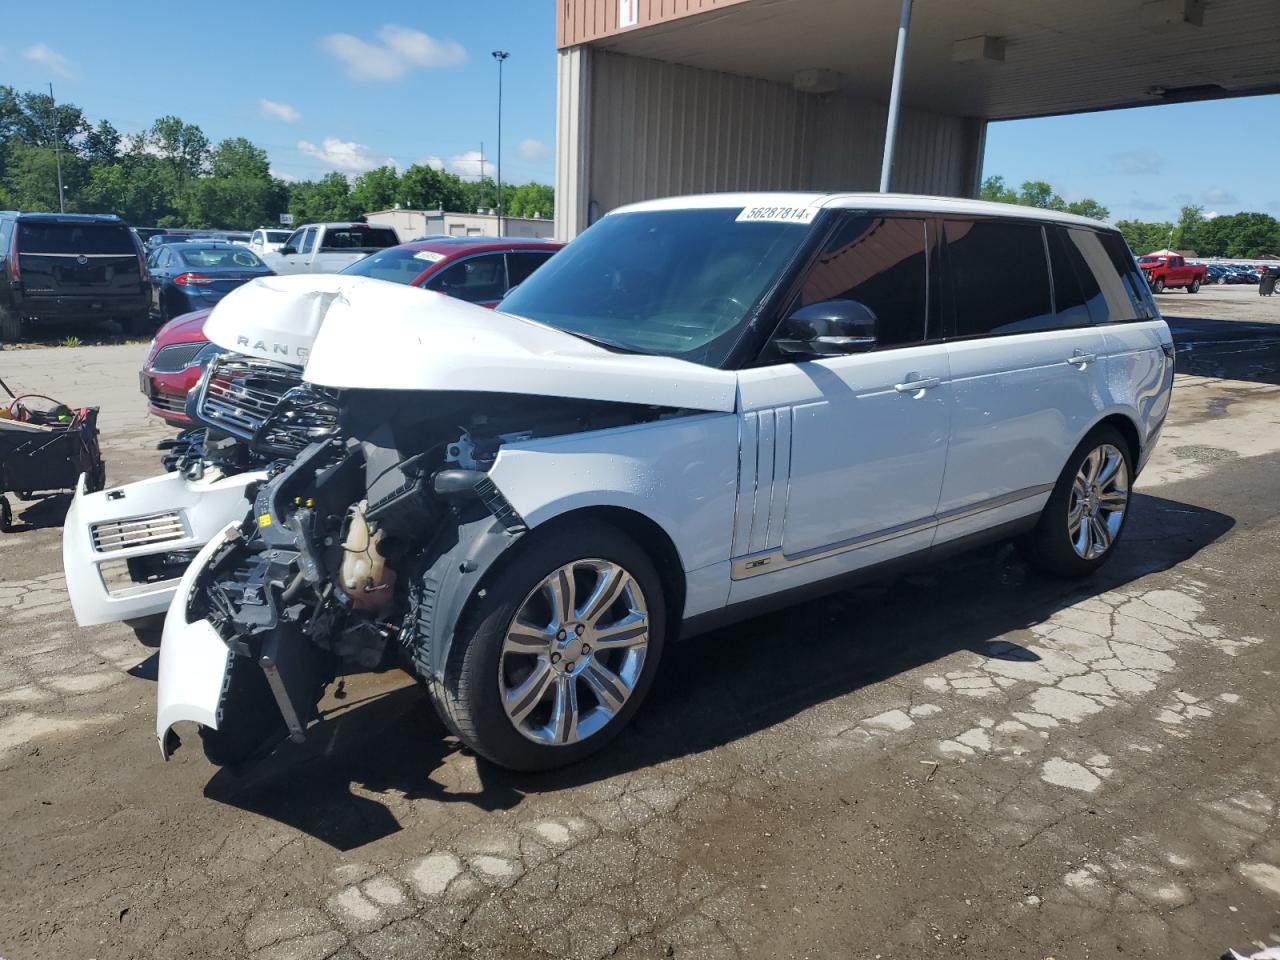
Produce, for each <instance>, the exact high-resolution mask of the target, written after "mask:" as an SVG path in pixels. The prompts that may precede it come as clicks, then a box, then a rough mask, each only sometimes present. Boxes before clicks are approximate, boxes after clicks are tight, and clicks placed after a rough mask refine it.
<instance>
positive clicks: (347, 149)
mask: <svg viewBox="0 0 1280 960" xmlns="http://www.w3.org/2000/svg"><path fill="white" fill-rule="evenodd" d="M298 152H299V153H301V154H303V155H304V156H308V157H314V158H315V159H317V160H319V161H321V162H322V163H324V164H326V165H328V166H330V167H333V168H334V169H335V170H341V171H342V172H343V173H365V172H366V171H368V170H372V169H374V168H375V167H385V166H388V165H391V166H395V162H394V161H393V160H392V159H391V158H390V157H387V156H383V155H381V154H377V153H374V152H373V151H372V150H370V149H369V148H368V147H366V146H365V145H364V144H363V143H353V142H351V141H350V140H339V139H338V138H337V137H325V138H324V141H323V142H322V143H321V144H320V145H319V146H316V145H315V144H314V143H311V142H310V141H309V140H299V141H298Z"/></svg>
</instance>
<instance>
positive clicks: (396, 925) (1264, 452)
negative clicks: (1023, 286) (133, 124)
mask: <svg viewBox="0 0 1280 960" xmlns="http://www.w3.org/2000/svg"><path fill="white" fill-rule="evenodd" d="M1249 296H1252V299H1249ZM1184 300H1185V301H1187V302H1188V303H1189V304H1190V303H1192V302H1194V311H1193V312H1192V313H1190V314H1185V313H1183V312H1182V309H1181V307H1180V306H1178V307H1175V304H1179V305H1180V304H1181V303H1182V301H1184ZM1258 301H1261V302H1260V303H1259V302H1258ZM1160 305H1161V307H1162V309H1165V310H1166V312H1167V313H1168V314H1169V315H1170V317H1171V320H1172V322H1173V323H1174V325H1175V327H1176V329H1177V334H1178V338H1179V343H1180V351H1181V352H1180V355H1179V357H1180V365H1181V367H1182V368H1183V369H1186V370H1189V371H1194V373H1196V374H1200V375H1182V376H1179V378H1178V383H1177V389H1176V393H1175V401H1174V408H1173V413H1172V415H1171V419H1170V422H1169V424H1168V425H1167V427H1166V430H1165V434H1164V437H1163V438H1162V440H1161V446H1160V448H1159V450H1158V452H1157V454H1156V457H1155V459H1154V460H1153V461H1152V464H1151V466H1150V467H1149V469H1148V470H1147V471H1146V472H1145V473H1144V475H1143V477H1142V479H1141V481H1140V483H1139V486H1138V492H1139V495H1138V496H1137V497H1136V500H1135V505H1134V514H1133V519H1132V526H1131V527H1130V529H1129V530H1128V531H1127V533H1126V537H1125V540H1124V541H1122V544H1121V546H1120V548H1119V550H1118V553H1117V555H1116V556H1115V557H1114V558H1113V561H1112V562H1111V563H1110V564H1109V565H1108V567H1106V568H1105V570H1104V572H1103V574H1102V575H1100V576H1099V577H1098V578H1096V579H1095V580H1093V581H1090V582H1088V583H1084V584H1078V583H1072V584H1064V583H1059V582H1053V581H1049V580H1044V579H1041V578H1039V577H1037V576H1034V575H1033V574H1031V573H1030V572H1029V571H1028V570H1027V569H1026V568H1025V567H1024V566H1023V565H1022V564H1021V563H1020V562H1019V561H1018V559H1017V557H1016V555H1014V554H1013V552H1012V551H1011V550H1008V549H1002V550H989V551H985V552H982V553H978V554H974V555H970V556H967V557H963V558H960V559H958V560H956V561H954V562H951V563H949V564H947V565H946V566H944V567H940V568H937V569H933V570H930V571H927V572H924V573H919V574H915V575H912V576H909V577H906V578H903V579H899V580H895V581H892V582H888V583H884V584H879V585H875V586H871V587H866V588H861V589H859V590H856V591H851V592H845V593H842V594H837V595H835V596H833V597H830V598H828V599H826V600H822V601H819V602H814V603H810V604H808V605H806V606H803V607H797V608H792V609H790V610H786V611H782V612H779V613H777V614H773V615H771V616H769V617H765V618H762V619H759V620H756V621H753V622H750V623H747V624H743V625H741V626H738V627H735V628H733V629H730V630H726V631H722V632H720V633H717V634H714V635H712V636H709V637H706V638H703V639H700V640H698V641H695V642H692V643H690V644H689V645H687V646H684V647H681V648H677V649H676V650H675V651H673V652H671V653H672V655H671V656H669V658H668V659H667V662H666V663H665V664H664V671H663V674H662V675H661V676H660V678H659V682H658V684H657V685H656V686H655V688H654V691H653V694H652V696H651V699H650V703H649V704H648V705H647V707H646V708H645V709H644V710H642V711H641V712H640V714H639V715H638V717H637V719H636V723H635V724H634V726H633V728H632V729H631V730H630V731H629V732H627V733H625V734H624V735H623V736H622V737H621V738H620V739H619V740H618V741H617V742H616V744H615V745H614V746H613V747H612V748H611V749H610V750H609V751H608V752H607V753H606V754H605V755H604V756H602V757H598V758H596V759H594V760H590V761H588V762H586V763H583V764H580V765H578V766H577V767H574V768H572V769H570V770H566V771H561V772H559V773H555V774H552V775H545V776H538V777H527V776H524V777H522V776H515V775H511V774H508V773H505V772H503V771H500V770H497V769H495V768H493V767H491V766H488V765H487V764H484V763H480V762H477V761H476V760H475V758H473V757H471V756H468V755H466V754H465V753H463V752H461V751H459V750H458V749H457V745H456V744H455V743H454V742H453V741H451V740H450V739H449V738H448V737H446V736H445V734H444V732H443V730H442V729H441V727H440V726H439V724H438V723H437V722H436V721H435V720H434V718H433V717H432V716H431V715H430V713H429V711H428V710H427V709H426V707H425V705H424V703H423V701H422V698H421V696H420V695H419V693H418V692H417V690H416V689H415V688H414V687H413V685H412V684H410V683H408V681H407V679H406V678H404V677H403V676H401V675H398V674H391V675H386V676H382V677H362V678H355V679H354V680H352V681H351V682H349V683H348V685H347V695H346V697H345V699H343V700H341V701H337V700H329V701H327V702H326V704H325V706H326V708H327V715H326V717H325V719H324V721H323V722H322V723H321V724H320V726H319V727H318V728H316V729H315V731H314V732H313V734H312V736H311V737H310V738H309V739H308V741H307V743H305V744H303V745H301V746H286V747H284V748H282V749H281V751H279V753H278V754H277V756H276V757H274V758H273V759H272V761H271V762H270V763H269V764H264V765H263V766H261V767H260V768H259V769H258V770H256V771H253V772H250V773H249V774H248V775H246V776H244V777H242V778H240V779H237V778H234V777H231V776H230V775H228V774H227V773H216V772H215V771H214V770H213V769H212V768H211V767H209V766H208V765H207V764H206V763H205V761H204V759H203V757H202V756H201V754H200V751H199V749H198V746H197V745H195V744H193V743H191V742H190V741H191V740H193V739H194V737H193V736H192V735H191V733H190V731H184V732H185V733H186V735H187V739H188V741H189V742H188V743H187V744H186V745H185V746H184V747H183V748H182V749H181V750H179V751H178V754H177V755H176V757H175V759H174V760H173V761H171V762H170V763H167V764H166V763H163V762H162V761H161V760H160V756H159V751H158V749H157V748H156V745H155V740H154V737H153V733H152V729H153V707H154V689H153V683H154V677H155V668H156V657H155V654H154V651H153V650H150V649H148V648H146V647H143V646H141V645H140V644H139V643H138V641H137V640H136V639H135V638H134V637H133V635H132V633H131V632H130V631H128V630H127V629H125V628H123V627H108V628H98V629H91V630H82V629H78V628H77V627H76V626H75V625H74V622H73V620H72V617H71V613H70V609H69V607H68V605H67V603H66V598H65V594H64V590H63V584H62V579H61V557H60V542H59V541H60V531H59V530H58V529H57V527H56V524H57V522H58V520H59V510H60V505H59V504H58V503H56V502H54V503H51V504H47V505H43V506H32V505H27V504H21V505H19V510H18V513H19V517H18V519H19V521H20V522H22V523H24V524H25V525H26V528H25V529H24V530H22V532H18V533H14V534H10V535H5V536H3V537H2V538H0V783H2V784H3V789H2V790H0V819H3V821H4V822H5V823H6V824H7V827H6V830H5V831H4V833H3V835H2V836H0V856H3V860H4V863H5V868H4V870H3V871H2V872H0V902H3V903H4V905H5V907H4V910H3V912H0V955H2V956H4V957H8V958H9V960H34V958H58V960H64V958H73V957H94V958H99V960H105V958H117V957H140V958H141V957H146V958H153V957H154V958H169V957H193V958H194V957H200V958H208V957H237V958H242V957H253V958H274V960H283V958H296V960H320V958H329V957H333V958H341V960H354V958H380V960H381V958H400V957H415V958H421V957H462V956H484V957H510V958H517V957H520V958H523V957H537V958H543V957H581V958H602V957H608V956H613V957H619V958H641V957H645V958H647V957H662V956H668V957H671V956H674V957H679V958H695V957H696V958H720V957H769V958H775V957H776V958H797V960H798V958H803V957H815V958H816V957H847V958H867V960H872V958H876V957H881V958H885V960H887V958H891V957H892V958H904V960H905V958H917V957H946V958H974V960H978V958H982V960H989V958H1006V957H1007V958H1014V957H1018V958H1033V960H1039V958H1045V957H1055V958H1057V960H1069V958H1086V957H1103V956H1105V957H1116V956H1126V957H1151V958H1161V960H1168V958H1174V957H1177V958H1184V957H1185V958H1193V957H1203V958H1212V957H1217V956H1218V955H1219V954H1221V953H1222V952H1223V951H1224V950H1225V949H1226V948H1227V947H1234V948H1235V949H1237V950H1240V951H1242V952H1246V953H1247V952H1249V951H1250V950H1252V949H1256V948H1257V947H1259V946H1262V945H1275V944H1277V943H1280V794H1278V792H1277V790H1276V783H1277V782H1278V779H1280V750H1278V749H1277V741H1278V740H1280V722H1278V721H1280V699H1278V698H1277V696H1276V681H1277V676H1278V675H1280V649H1278V646H1277V640H1278V639H1280V630H1278V629H1277V612H1276V597H1277V595H1278V594H1277V587H1278V586H1280V519H1278V517H1277V502H1278V501H1277V496H1276V491H1277V489H1280V423H1278V422H1277V421H1280V386H1277V384H1278V383H1280V376H1277V371H1280V347H1278V346H1277V344H1276V343H1275V341H1274V340H1272V339H1271V331H1270V330H1269V329H1268V328H1267V327H1265V326H1258V325H1257V324H1258V323H1259V322H1260V321H1261V322H1264V323H1270V322H1274V318H1275V317H1276V316H1280V300H1263V299H1262V298H1259V297H1257V295H1256V293H1254V292H1253V291H1252V289H1251V288H1250V289H1249V290H1243V289H1234V288H1227V289H1225V290H1223V291H1221V297H1219V291H1218V290H1216V289H1206V290H1205V291H1202V292H1201V293H1200V294H1198V295H1197V296H1196V297H1190V296H1187V295H1183V294H1179V293H1169V294H1166V295H1164V296H1162V297H1161V298H1160ZM1237 308H1238V309H1240V310H1247V311H1250V312H1251V315H1250V316H1248V317H1242V318H1241V319H1242V320H1248V321H1250V322H1249V323H1222V322H1215V321H1214V320H1205V319H1203V318H1204V317H1205V316H1211V317H1212V316H1214V315H1215V314H1219V315H1227V314H1228V313H1230V312H1231V311H1234V310H1236V309H1237ZM1188 309H1190V308H1188ZM1259 311H1260V312H1259ZM143 351H144V348H143V347H141V346H127V347H96V348H80V349H51V350H39V351H22V352H18V353H10V352H4V353H0V377H4V378H5V379H6V380H8V381H9V382H10V384H11V385H12V386H14V387H15V388H18V387H22V388H23V389H26V390H37V391H42V392H49V393H53V394H55V395H57V396H60V397H63V398H65V399H66V400H68V401H69V402H73V403H86V402H95V403H99V404H101V406H102V407H103V416H102V430H103V440H104V448H105V450H106V453H107V457H108V461H109V462H108V470H109V477H110V479H111V481H112V482H113V483H118V482H123V481H125V480H128V479H134V478H140V477H143V476H147V475H149V474H151V473H153V472H155V468H156V464H157V462H158V461H157V457H156V454H155V453H154V452H153V450H152V447H153V445H154V442H155V441H156V440H157V439H159V438H161V437H162V436H164V435H165V431H164V430H162V429H160V428H159V427H158V426H157V425H156V424H155V423H153V422H151V421H149V420H148V419H147V418H146V417H145V415H144V413H143V411H142V403H141V399H140V397H139V396H138V394H137V393H136V375H135V371H136V369H137V365H138V363H139V361H140V359H141V355H142V353H143ZM1204 374H1210V375H1204Z"/></svg>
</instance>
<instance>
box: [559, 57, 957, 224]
mask: <svg viewBox="0 0 1280 960" xmlns="http://www.w3.org/2000/svg"><path fill="white" fill-rule="evenodd" d="M572 52H573V53H575V54H578V55H581V56H589V58H590V68H589V72H590V77H591V80H590V102H589V111H590V117H591V119H590V123H589V126H588V129H589V135H588V137H587V139H588V144H587V147H586V163H587V169H586V180H587V183H588V187H587V193H588V199H587V202H588V203H589V204H590V205H591V210H592V211H593V213H594V214H595V215H600V214H604V213H607V212H608V211H609V210H612V209H613V208H615V207H618V206H621V205H623V204H626V203H631V202H634V201H636V200H647V199H650V198H653V197H663V196H672V195H677V194H685V193H703V192H710V191H720V190H874V189H875V188H876V186H877V185H878V183H879V175H880V159H881V151H882V150H883V147H884V124H885V114H886V110H885V107H884V106H883V105H881V104H879V103H876V102H874V101H871V100H862V99H856V98H852V97H814V96H809V95H806V94H801V93H797V92H796V91H795V90H793V89H792V88H791V87H790V86H785V85H783V84H777V83H770V82H768V81H764V80H756V79H752V78H749V77H739V76H734V75H731V74H725V73H717V72H714V71H710V70H699V69H697V68H695V67H686V66H680V65H677V64H670V63H663V62H660V61H656V60H646V59H642V58H639V57H628V56H624V55H621V54H615V53H609V52H606V51H603V50H598V49H596V50H584V51H572ZM567 55H568V54H567V53H562V54H561V56H562V57H563V56H567ZM562 109H563V104H562ZM980 129H981V124H980V122H978V121H974V120H970V119H967V118H962V117H941V116H936V115H933V114H924V113H917V112H911V111H904V113H903V119H902V128H901V130H900V132H899V138H898V157H897V163H896V165H895V176H894V182H893V186H894V189H895V190H901V191H904V192H913V193H933V194H943V195H954V196H967V195H971V194H972V192H973V190H974V189H975V187H976V174H975V170H976V169H977V164H978V163H980V158H978V157H976V156H975V151H976V150H978V149H980V144H981V141H980ZM562 153H563V151H562ZM558 182H559V183H560V184H561V185H562V186H564V185H567V183H568V181H566V180H560V181H558ZM575 232H576V231H575Z"/></svg>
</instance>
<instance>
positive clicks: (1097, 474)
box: [1030, 425, 1133, 577]
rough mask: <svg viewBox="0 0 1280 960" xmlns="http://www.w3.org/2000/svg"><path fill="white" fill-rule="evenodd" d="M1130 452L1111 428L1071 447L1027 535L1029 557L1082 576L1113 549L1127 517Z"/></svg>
mask: <svg viewBox="0 0 1280 960" xmlns="http://www.w3.org/2000/svg"><path fill="white" fill-rule="evenodd" d="M1132 477H1133V454H1132V452H1131V451H1130V450H1129V444H1128V442H1127V441H1126V440H1125V439H1124V437H1122V436H1121V435H1120V432H1119V431H1118V430H1116V429H1115V428H1114V427H1110V426H1105V425H1104V426H1100V427H1098V428H1097V429H1095V430H1093V431H1092V432H1091V433H1090V434H1089V435H1088V436H1087V437H1085V438H1084V440H1083V441H1082V442H1081V443H1080V445H1079V446H1078V447H1076V449H1075V450H1074V451H1073V452H1072V454H1071V456H1070V457H1069V458H1068V460H1067V465H1066V466H1065V467H1063V469H1062V473H1061V474H1060V475H1059V476H1058V481H1057V483H1056V484H1055V485H1054V488H1053V493H1052V494H1050V495H1049V502H1048V503H1046V504H1045V507H1044V511H1043V512H1042V513H1041V515H1040V520H1039V522H1038V523H1037V524H1036V529H1035V531H1034V532H1033V533H1032V534H1031V543H1030V546H1031V560H1032V562H1033V563H1035V565H1036V566H1038V567H1039V568H1041V569H1042V570H1044V571H1046V572H1048V573H1052V574H1056V575H1058V576H1064V577H1086V576H1088V575H1089V574H1091V573H1093V572H1094V571H1095V570H1097V569H1098V568H1099V567H1100V566H1102V564H1103V563H1105V562H1106V561H1107V558H1109V557H1110V556H1111V554H1112V553H1114V552H1115V544H1116V541H1117V540H1119V539H1120V534H1121V532H1123V530H1124V524H1125V520H1126V519H1128V516H1129V498H1130V493H1131V481H1132Z"/></svg>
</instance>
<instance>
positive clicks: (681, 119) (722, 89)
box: [590, 50, 808, 213]
mask: <svg viewBox="0 0 1280 960" xmlns="http://www.w3.org/2000/svg"><path fill="white" fill-rule="evenodd" d="M591 70H592V81H591V88H592V100H591V116H592V123H591V149H590V182H591V189H590V194H591V201H592V202H593V203H594V204H595V205H596V206H597V207H598V211H599V213H605V212H607V211H609V210H611V209H613V208H614V207H617V206H621V205H622V204H624V203H630V202H632V201H634V200H640V199H648V198H651V197H661V196H670V195H673V194H681V193H703V192H708V191H717V190H730V189H742V190H798V189H801V188H802V187H803V186H804V184H805V180H806V178H807V175H806V170H805V148H806V128H807V117H808V102H807V100H806V98H805V97H803V96H802V95H801V94H798V93H796V92H795V91H793V90H791V89H790V88H789V87H784V86H782V85H780V84H775V83H769V82H767V81H764V80H752V79H750V78H746V77H735V76H730V75H729V74H724V73H714V72H712V71H709V70H697V69H694V68H692V67H683V66H678V65H675V64H669V63H660V62H658V61H656V60H641V59H639V58H637V57H624V56H619V55H617V54H610V53H605V52H602V51H598V50H597V51H593V52H592V65H591Z"/></svg>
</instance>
